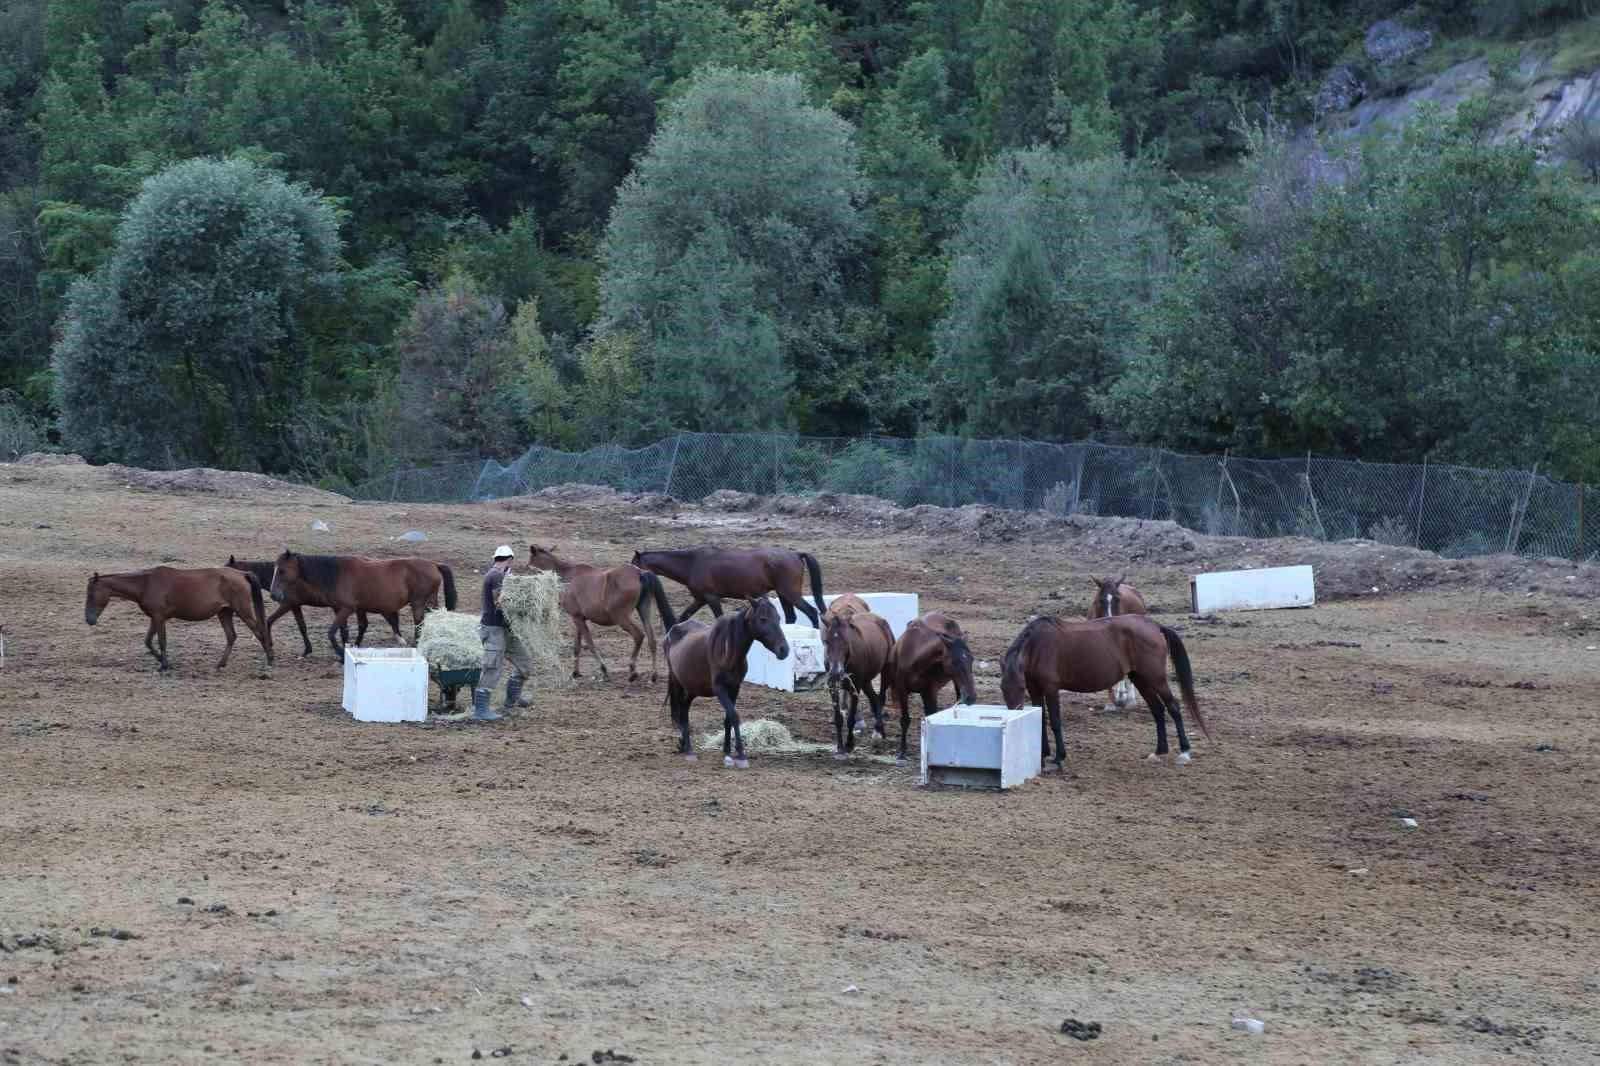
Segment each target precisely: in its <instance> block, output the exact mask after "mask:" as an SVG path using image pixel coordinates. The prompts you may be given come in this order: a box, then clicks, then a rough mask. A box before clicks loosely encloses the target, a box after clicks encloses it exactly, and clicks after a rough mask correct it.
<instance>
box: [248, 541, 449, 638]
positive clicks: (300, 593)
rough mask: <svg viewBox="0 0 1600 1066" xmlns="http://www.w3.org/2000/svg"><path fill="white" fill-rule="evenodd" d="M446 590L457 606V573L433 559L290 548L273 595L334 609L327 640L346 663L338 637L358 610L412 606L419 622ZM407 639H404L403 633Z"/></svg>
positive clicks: (385, 611)
mask: <svg viewBox="0 0 1600 1066" xmlns="http://www.w3.org/2000/svg"><path fill="white" fill-rule="evenodd" d="M441 587H442V588H443V589H444V605H445V608H446V609H447V610H452V611H453V610H455V606H456V578H455V573H454V572H453V571H452V570H451V569H450V568H449V567H448V566H446V565H445V564H443V563H436V562H434V561H433V560H431V559H417V558H407V559H366V558H362V557H361V556H359V555H299V554H296V553H295V552H292V551H289V550H288V549H285V550H284V552H283V554H282V555H280V556H278V559H277V562H276V563H275V564H274V565H273V569H272V598H273V599H274V600H276V601H277V602H278V603H288V602H290V601H291V600H292V601H297V602H300V603H308V602H311V601H312V600H319V601H321V602H322V603H326V604H327V605H328V606H330V607H332V608H333V624H332V625H331V626H329V627H328V643H329V644H331V645H333V650H334V651H335V652H336V653H337V654H338V656H339V660H340V661H341V662H342V661H344V645H343V644H341V643H340V642H339V641H337V640H335V639H334V638H335V637H336V636H338V635H339V634H340V633H341V632H342V631H343V630H344V627H345V623H346V622H347V621H348V620H349V618H350V616H351V615H352V614H353V613H355V612H356V611H358V610H365V611H371V612H372V613H373V614H379V615H384V616H386V617H387V616H388V615H391V614H393V615H398V614H399V613H400V609H401V608H402V607H406V606H408V605H409V606H410V608H411V621H412V623H413V625H414V626H421V625H422V613H423V611H424V610H426V609H427V607H428V606H429V604H430V601H432V600H433V599H434V597H435V596H437V595H438V593H439V590H440V588H441ZM401 639H402V640H404V639H405V638H404V637H403V636H402V637H401Z"/></svg>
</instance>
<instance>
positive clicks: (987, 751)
mask: <svg viewBox="0 0 1600 1066" xmlns="http://www.w3.org/2000/svg"><path fill="white" fill-rule="evenodd" d="M1043 722H1044V716H1043V714H1042V713H1041V712H1040V710H1039V708H1037V707H1020V708H1018V709H1016V710H1011V709H1010V708H1008V707H999V706H996V705H994V704H987V703H977V704H970V705H964V704H957V705H956V706H954V707H948V708H946V709H945V710H942V711H940V712H938V713H937V714H930V715H929V716H928V717H926V718H924V719H923V720H922V783H923V784H924V785H927V784H934V785H965V786H967V787H969V788H1016V787H1017V786H1018V785H1020V784H1022V783H1023V782H1024V781H1026V780H1028V779H1029V778H1030V777H1037V776H1038V774H1039V761H1040V758H1041V754H1042V752H1043V749H1042V748H1041V747H1040V732H1039V731H1040V728H1041V727H1042V724H1043Z"/></svg>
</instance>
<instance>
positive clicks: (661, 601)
mask: <svg viewBox="0 0 1600 1066" xmlns="http://www.w3.org/2000/svg"><path fill="white" fill-rule="evenodd" d="M651 597H654V598H655V601H656V613H657V614H659V615H660V616H661V634H662V636H665V635H666V634H667V631H668V630H670V629H671V628H672V627H673V626H675V625H677V624H678V622H677V619H676V618H674V617H673V615H672V604H670V603H668V602H667V590H666V588H665V587H664V586H663V585H662V584H661V579H660V578H659V577H656V575H654V574H652V573H651V572H650V571H648V570H641V571H639V600H638V602H637V603H636V604H635V605H634V607H635V609H636V610H638V612H639V621H641V622H643V623H644V627H645V628H646V629H649V628H650V619H649V617H648V616H647V610H648V607H649V602H650V599H651Z"/></svg>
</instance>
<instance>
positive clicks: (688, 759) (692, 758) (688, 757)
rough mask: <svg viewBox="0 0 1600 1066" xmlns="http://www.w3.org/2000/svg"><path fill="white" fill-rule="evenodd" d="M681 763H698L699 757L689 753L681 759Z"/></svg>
mask: <svg viewBox="0 0 1600 1066" xmlns="http://www.w3.org/2000/svg"><path fill="white" fill-rule="evenodd" d="M683 761H684V762H699V761H700V756H698V755H696V754H695V753H694V752H692V751H691V752H690V753H689V754H687V755H685V756H684V757H683Z"/></svg>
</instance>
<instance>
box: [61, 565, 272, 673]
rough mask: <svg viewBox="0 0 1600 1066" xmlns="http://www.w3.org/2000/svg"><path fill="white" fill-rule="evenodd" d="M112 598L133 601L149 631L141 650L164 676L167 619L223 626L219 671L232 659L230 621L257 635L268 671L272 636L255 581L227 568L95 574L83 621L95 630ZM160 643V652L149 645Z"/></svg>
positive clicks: (167, 666) (168, 666)
mask: <svg viewBox="0 0 1600 1066" xmlns="http://www.w3.org/2000/svg"><path fill="white" fill-rule="evenodd" d="M112 597H117V598H120V599H124V600H132V601H133V602H134V603H137V604H138V605H139V609H140V610H141V611H143V612H144V613H145V615H146V616H147V617H149V619H150V628H149V630H148V631H147V632H146V633H145V635H144V646H145V648H146V649H147V650H148V651H149V652H150V654H151V655H153V656H155V658H156V661H157V662H159V663H160V664H161V669H162V671H163V672H165V671H167V670H170V669H172V662H171V660H169V659H168V658H167V619H169V618H176V619H177V620H178V621H180V622H203V621H205V620H206V619H207V618H215V619H216V620H217V621H219V622H221V623H222V633H223V635H224V636H226V637H227V638H228V646H227V647H226V648H224V649H223V650H222V661H221V662H219V663H217V669H218V670H221V669H222V668H223V667H224V666H226V665H228V656H230V655H232V654H233V642H234V640H235V639H236V638H235V634H234V631H233V618H234V615H238V616H239V621H241V622H243V623H244V624H245V628H247V629H249V630H250V632H252V633H254V634H255V637H256V639H257V640H259V641H260V642H261V648H262V650H263V651H265V652H266V653H267V665H268V666H271V665H272V630H270V629H268V628H267V626H266V623H265V619H266V617H267V610H266V605H265V604H263V603H262V602H261V583H260V582H259V581H257V580H256V579H255V577H254V575H251V574H241V573H240V572H239V571H237V570H230V569H228V568H227V567H225V566H219V567H214V568H207V569H202V570H174V569H173V568H172V567H170V566H157V567H152V568H151V569H149V570H136V571H133V572H131V573H125V574H95V575H94V576H93V577H91V578H90V579H89V590H88V592H87V593H86V594H85V595H84V600H83V620H84V621H85V622H87V623H88V624H89V625H94V624H95V623H96V622H98V621H99V620H100V612H101V611H103V610H105V609H106V604H108V603H110V602H111V599H112ZM156 640H159V641H160V643H161V650H160V651H157V650H156V649H155V646H154V644H153V643H152V642H153V641H156Z"/></svg>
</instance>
